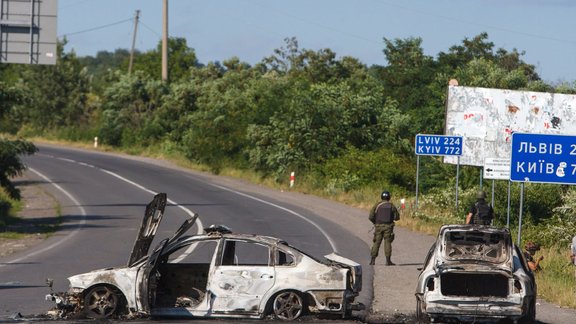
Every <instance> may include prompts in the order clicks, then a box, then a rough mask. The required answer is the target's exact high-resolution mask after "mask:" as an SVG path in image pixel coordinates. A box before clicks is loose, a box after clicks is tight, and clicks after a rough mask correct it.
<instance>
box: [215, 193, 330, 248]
mask: <svg viewBox="0 0 576 324" xmlns="http://www.w3.org/2000/svg"><path fill="white" fill-rule="evenodd" d="M208 184H209V185H211V186H213V187H216V188H219V189H222V190H226V191H229V192H232V193H235V194H237V195H240V196H243V197H246V198H249V199H252V200H256V201H258V202H261V203H263V204H266V205H269V206H272V207H275V208H278V209H281V210H283V211H285V212H287V213H290V214H292V215H294V216H297V217H299V218H301V219H303V220H304V221H306V222H308V223H309V224H311V225H312V226H314V227H316V229H317V230H318V231H320V233H322V235H324V237H325V238H326V240H328V243H330V246H331V247H332V250H333V251H334V252H336V253H338V249H337V248H336V243H335V242H334V241H333V240H332V238H331V237H330V235H329V234H328V233H326V231H324V229H323V228H322V227H320V225H318V224H317V223H316V222H314V221H312V220H310V219H308V218H306V217H305V216H303V215H301V214H299V213H297V212H295V211H293V210H291V209H289V208H286V207H282V206H280V205H277V204H275V203H272V202H269V201H266V200H264V199H260V198H258V197H254V196H252V195H249V194H246V193H243V192H240V191H236V190H233V189H230V188H226V187H223V186H220V185H217V184H212V183H208Z"/></svg>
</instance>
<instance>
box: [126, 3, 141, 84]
mask: <svg viewBox="0 0 576 324" xmlns="http://www.w3.org/2000/svg"><path fill="white" fill-rule="evenodd" d="M139 18H140V10H136V16H135V17H134V34H133V35H132V49H131V50H130V62H129V63H128V74H129V75H130V74H132V64H133V63H134V47H135V46H136V33H137V32H138V20H139Z"/></svg>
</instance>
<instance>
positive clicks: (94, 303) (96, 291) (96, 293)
mask: <svg viewBox="0 0 576 324" xmlns="http://www.w3.org/2000/svg"><path fill="white" fill-rule="evenodd" d="M119 301H120V298H119V296H118V294H116V293H115V292H114V290H112V288H110V287H107V286H97V287H93V288H90V290H88V292H87V293H86V294H85V295H84V314H85V315H86V317H88V318H94V319H102V318H108V317H111V316H112V315H114V314H116V311H117V310H118V306H119Z"/></svg>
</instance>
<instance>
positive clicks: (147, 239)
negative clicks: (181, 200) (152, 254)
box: [128, 193, 198, 267]
mask: <svg viewBox="0 0 576 324" xmlns="http://www.w3.org/2000/svg"><path fill="white" fill-rule="evenodd" d="M166 202H167V196H166V194H165V193H159V194H157V195H156V196H154V198H153V199H152V201H151V202H150V203H149V204H148V205H147V206H146V212H145V213H144V219H143V220H142V225H141V226H140V232H139V233H138V237H137V238H136V242H135V243H134V248H133V249H132V254H131V255H130V260H129V261H128V267H131V266H133V265H134V264H135V263H136V262H137V261H138V260H140V259H142V258H143V257H145V256H147V255H148V251H149V250H150V245H151V244H152V241H153V240H154V236H155V235H156V230H157V229H158V225H160V221H161V220H162V216H164V209H165V208H166ZM197 218H198V214H196V213H194V214H193V215H192V217H191V218H188V219H186V220H185V221H184V223H182V225H180V227H179V228H178V230H176V232H175V233H174V235H172V237H171V238H170V239H164V240H163V241H162V242H161V244H159V245H167V244H169V243H171V242H173V241H175V240H177V239H178V238H180V237H181V236H182V235H183V234H184V233H186V232H187V231H188V230H189V229H190V228H191V227H192V226H194V224H195V223H196V219H197ZM159 248H160V247H157V248H156V249H155V250H157V249H159Z"/></svg>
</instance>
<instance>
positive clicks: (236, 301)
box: [209, 238, 276, 314]
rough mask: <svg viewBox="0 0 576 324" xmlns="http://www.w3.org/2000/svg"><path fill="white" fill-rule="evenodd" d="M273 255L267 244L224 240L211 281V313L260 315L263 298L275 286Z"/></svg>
mask: <svg viewBox="0 0 576 324" xmlns="http://www.w3.org/2000/svg"><path fill="white" fill-rule="evenodd" d="M272 255H273V254H272V251H271V248H270V246H269V245H267V244H264V243H260V242H256V241H250V240H242V239H227V238H225V239H224V240H223V242H222V248H221V249H220V255H219V259H218V260H216V263H215V268H214V271H213V273H212V276H211V278H210V279H209V290H210V292H211V294H212V311H213V312H214V313H228V314H230V313H238V314H257V313H258V309H259V307H260V304H261V303H262V297H263V296H264V295H265V294H266V293H267V292H268V291H269V290H270V289H271V288H272V287H273V286H274V283H275V278H276V274H275V269H274V266H273V262H272Z"/></svg>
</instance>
